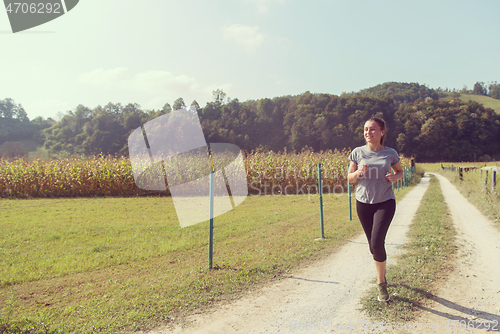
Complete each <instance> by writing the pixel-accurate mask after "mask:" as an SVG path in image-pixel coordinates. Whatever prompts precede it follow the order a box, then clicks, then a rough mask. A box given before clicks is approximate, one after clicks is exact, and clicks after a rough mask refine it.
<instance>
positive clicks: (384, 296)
mask: <svg viewBox="0 0 500 334" xmlns="http://www.w3.org/2000/svg"><path fill="white" fill-rule="evenodd" d="M378 292H379V293H378V297H377V298H378V301H379V302H387V301H389V299H391V297H390V296H389V292H387V282H382V283H379V284H378Z"/></svg>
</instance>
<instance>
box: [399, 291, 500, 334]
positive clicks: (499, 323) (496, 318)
mask: <svg viewBox="0 0 500 334" xmlns="http://www.w3.org/2000/svg"><path fill="white" fill-rule="evenodd" d="M397 285H399V286H402V287H405V288H406V289H410V290H413V291H415V292H416V293H418V294H420V295H423V296H425V297H426V298H427V299H430V300H432V301H434V302H436V303H439V304H441V305H443V306H445V307H447V308H449V309H451V310H456V311H458V312H460V313H462V314H464V317H461V316H456V315H452V314H450V313H447V312H441V311H437V310H434V309H432V308H429V307H425V306H422V305H418V304H417V305H415V306H416V307H418V308H419V309H421V310H423V311H426V312H429V313H433V314H436V315H438V316H440V317H443V318H444V319H446V320H450V322H452V324H450V329H451V328H452V327H455V325H457V327H456V329H460V330H465V328H463V324H464V323H465V326H467V324H468V323H469V321H472V322H474V326H475V328H476V329H488V328H489V331H494V332H500V315H498V314H493V313H489V312H484V311H480V310H476V309H473V308H469V307H465V306H462V305H459V304H457V303H454V302H452V301H450V300H447V299H444V298H441V297H439V296H436V295H433V294H432V293H429V292H427V291H424V290H421V289H417V288H412V287H410V286H407V285H405V284H397ZM392 299H398V300H400V301H403V302H408V303H413V301H412V300H409V299H407V298H400V297H399V298H398V296H394V297H392ZM465 316H472V317H474V318H476V319H475V320H470V318H466V317H465ZM480 319H483V320H484V321H480ZM488 322H489V327H488ZM480 323H481V326H480V327H478V325H480ZM460 326H462V327H460ZM485 326H486V327H485Z"/></svg>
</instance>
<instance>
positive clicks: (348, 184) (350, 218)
mask: <svg viewBox="0 0 500 334" xmlns="http://www.w3.org/2000/svg"><path fill="white" fill-rule="evenodd" d="M347 174H349V165H348V166H347ZM347 198H348V199H349V220H350V221H352V205H351V182H349V179H348V180H347Z"/></svg>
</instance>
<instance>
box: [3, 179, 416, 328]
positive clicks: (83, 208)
mask: <svg viewBox="0 0 500 334" xmlns="http://www.w3.org/2000/svg"><path fill="white" fill-rule="evenodd" d="M407 191H409V188H405V189H401V191H396V195H397V197H398V198H401V197H402V196H404V194H406V192H407ZM323 202H324V216H325V236H326V239H322V240H321V239H320V240H317V239H318V238H319V237H320V223H319V199H318V196H317V195H310V196H308V195H295V196H250V197H248V198H247V199H246V200H245V201H244V202H243V203H242V204H241V205H240V206H238V207H237V208H236V209H235V210H233V211H231V212H228V213H226V214H224V215H222V216H220V217H217V218H216V219H215V232H214V236H215V241H214V267H215V269H214V270H208V268H207V267H208V254H207V244H208V228H207V227H208V222H205V223H200V224H198V225H194V226H190V227H188V228H184V229H181V228H180V227H179V226H178V222H177V218H176V214H175V211H174V207H173V204H172V202H171V199H170V198H166V197H161V198H157V197H148V198H94V199H85V198H82V199H34V200H2V201H0V209H1V210H2V213H3V214H4V216H3V219H2V221H1V222H0V229H1V230H2V235H1V237H0V254H1V256H0V278H1V280H0V290H1V293H0V305H1V307H0V308H1V310H0V329H1V328H2V326H4V328H6V329H5V332H6V333H28V332H29V331H28V330H30V329H31V330H32V331H31V332H29V333H35V332H36V330H38V332H39V333H45V332H47V333H56V332H60V331H61V332H67V333H95V332H114V331H119V330H125V329H126V330H136V329H144V328H150V327H153V326H155V325H158V324H160V323H161V324H165V323H167V322H168V321H169V319H171V318H173V317H176V316H178V315H179V314H182V313H185V312H192V311H193V310H195V309H200V308H203V307H207V306H209V305H211V304H212V303H214V302H216V301H217V300H221V299H227V298H233V297H236V296H238V295H239V294H240V293H241V292H242V291H246V290H247V289H249V288H251V287H253V286H255V284H256V283H262V282H265V281H269V280H272V279H277V278H279V277H281V276H282V275H283V274H285V273H286V272H287V271H289V270H290V269H291V268H293V267H296V266H297V265H299V264H301V263H304V261H308V260H312V259H315V258H318V257H321V256H322V254H323V255H324V254H327V253H329V252H331V251H333V250H334V249H335V248H337V247H339V246H340V245H342V244H344V243H345V242H346V241H347V240H348V239H350V238H351V237H353V236H355V235H357V234H359V233H360V232H361V228H360V224H359V223H358V221H357V220H356V219H357V218H356V217H355V216H356V215H355V214H354V218H353V219H354V221H352V222H351V221H348V203H347V195H346V194H329V195H326V194H325V195H324V196H323Z"/></svg>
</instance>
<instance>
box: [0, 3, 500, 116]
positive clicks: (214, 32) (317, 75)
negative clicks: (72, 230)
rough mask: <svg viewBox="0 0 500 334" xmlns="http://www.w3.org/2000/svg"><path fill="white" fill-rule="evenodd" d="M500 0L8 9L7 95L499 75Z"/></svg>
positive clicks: (29, 102)
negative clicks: (35, 12) (20, 13)
mask: <svg viewBox="0 0 500 334" xmlns="http://www.w3.org/2000/svg"><path fill="white" fill-rule="evenodd" d="M499 15H500V1H499V0H478V1H463V0H453V1H448V0H442V1H436V0H432V1H429V0H421V1H403V0H378V1H374V0H348V1H347V0H343V1H337V0H313V1H298V0H210V1H207V0H182V1H181V0H179V1H174V0H141V1H131V0H80V2H79V3H78V5H77V6H76V7H75V8H73V9H72V10H71V11H70V12H68V13H66V14H65V15H63V16H61V17H59V18H57V19H55V20H53V21H50V22H47V23H45V24H43V25H40V26H37V27H34V28H32V29H29V30H25V31H22V32H18V33H15V34H14V33H12V30H11V27H10V23H9V19H8V16H7V12H6V11H0V45H1V47H0V99H4V98H12V99H14V101H15V102H16V103H18V104H21V105H22V106H23V107H24V109H25V110H26V112H27V113H28V117H29V118H30V119H34V118H35V117H38V116H42V117H44V118H48V117H52V118H54V119H57V118H58V115H59V116H60V115H62V114H65V113H67V112H68V111H70V110H74V109H75V108H76V107H77V106H78V105H79V104H82V105H84V106H87V107H89V108H92V109H93V108H95V107H96V106H98V105H101V106H104V105H106V104H107V103H109V102H112V103H121V104H122V105H126V104H128V103H138V104H139V105H140V106H141V108H142V109H161V108H162V107H163V105H164V104H165V103H170V104H171V105H172V104H173V102H174V101H175V100H176V99H177V98H179V97H182V98H183V99H184V101H185V102H186V104H187V105H190V104H191V102H192V101H193V100H196V101H197V102H198V103H199V104H200V106H202V107H203V106H205V104H206V103H207V102H210V101H211V100H212V92H213V90H215V89H222V90H224V92H225V93H226V94H227V97H229V98H231V99H234V98H237V99H239V100H240V101H246V100H256V99H261V98H266V97H267V98H273V97H277V96H283V95H297V94H301V93H304V92H306V91H310V92H312V93H327V94H337V95H339V94H341V93H342V92H353V91H359V90H361V89H364V88H369V87H372V86H375V85H377V84H381V83H384V82H388V81H397V82H417V83H419V84H425V85H427V86H428V87H430V88H438V87H441V88H443V89H444V88H450V89H453V88H456V89H462V88H463V87H464V85H466V86H467V87H468V88H469V89H471V88H472V86H473V85H474V83H475V82H477V81H482V82H485V83H488V82H492V81H500V61H499V60H500V20H499V19H498V17H499Z"/></svg>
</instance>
